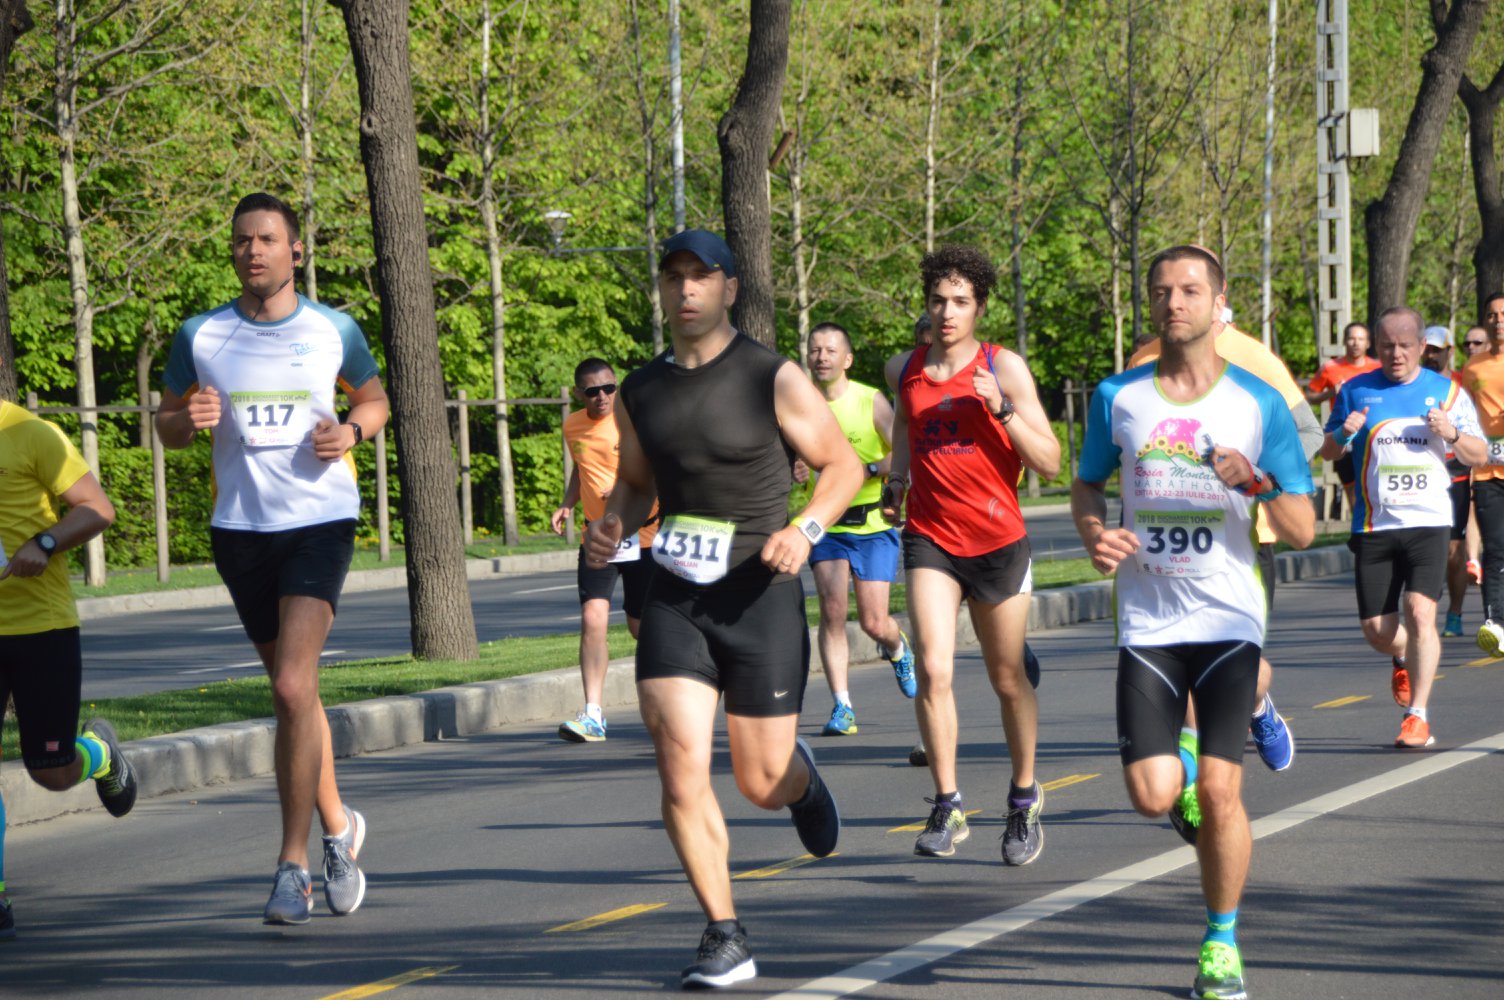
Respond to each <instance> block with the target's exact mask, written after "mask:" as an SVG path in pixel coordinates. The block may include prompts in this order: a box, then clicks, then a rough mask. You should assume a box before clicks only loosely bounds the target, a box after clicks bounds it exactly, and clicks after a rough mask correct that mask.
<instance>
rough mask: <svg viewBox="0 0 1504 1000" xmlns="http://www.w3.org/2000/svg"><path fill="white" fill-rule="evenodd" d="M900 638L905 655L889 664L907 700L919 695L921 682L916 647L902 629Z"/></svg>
mask: <svg viewBox="0 0 1504 1000" xmlns="http://www.w3.org/2000/svg"><path fill="white" fill-rule="evenodd" d="M898 637H899V638H900V639H902V640H903V655H902V656H900V657H899V658H898V659H896V660H894V659H891V658H890V659H889V660H888V662H889V663H891V664H893V679H894V680H896V681H897V682H898V690H900V691H902V692H903V696H904V697H905V698H912V697H914V696H915V695H917V694H918V693H919V682H918V681H917V680H915V679H914V647H913V646H911V645H909V637H908V636H906V635H904V634H903V630H902V629H899V630H898ZM852 732H856V730H854V729H853V730H852Z"/></svg>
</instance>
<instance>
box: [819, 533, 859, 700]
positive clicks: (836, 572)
mask: <svg viewBox="0 0 1504 1000" xmlns="http://www.w3.org/2000/svg"><path fill="white" fill-rule="evenodd" d="M809 568H810V572H811V573H812V574H814V577H815V593H816V594H818V595H819V598H820V634H819V644H820V663H821V664H822V665H823V666H824V668H825V683H826V684H828V685H829V686H830V694H831V697H833V698H834V699H835V700H837V701H844V702H845V703H846V704H848V705H850V704H851V697H850V686H849V681H848V677H847V667H848V662H847V661H848V657H849V656H850V654H849V652H848V650H847V648H846V613H847V610H848V608H849V607H850V605H849V603H848V601H847V593H846V591H847V588H848V587H849V586H850V582H851V572H850V571H851V564H850V563H848V562H846V560H844V559H825V560H822V561H820V562H817V563H811V564H810V567H809ZM843 695H845V697H844V698H843V697H842V696H843Z"/></svg>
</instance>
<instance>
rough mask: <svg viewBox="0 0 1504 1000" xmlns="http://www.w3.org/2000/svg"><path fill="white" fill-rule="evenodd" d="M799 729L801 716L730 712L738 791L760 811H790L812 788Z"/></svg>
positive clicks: (728, 729)
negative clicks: (798, 744)
mask: <svg viewBox="0 0 1504 1000" xmlns="http://www.w3.org/2000/svg"><path fill="white" fill-rule="evenodd" d="M821 565H824V564H823V563H822V564H821ZM798 728H799V716H797V715H778V716H773V717H771V718H760V717H754V716H747V715H733V714H731V713H730V712H728V713H726V735H727V737H728V739H729V742H730V744H731V771H732V773H733V774H734V775H736V787H737V790H738V791H740V792H741V793H742V795H743V797H745V798H746V800H747V801H748V802H750V803H752V804H753V805H754V806H757V807H758V808H759V809H769V810H772V809H784V808H787V807H788V806H789V805H791V804H792V803H794V802H798V801H799V800H800V799H801V798H803V797H804V793H805V791H806V790H807V789H808V788H809V783H810V779H811V778H812V777H813V775H812V774H811V772H810V769H809V768H808V767H807V766H806V764H805V762H804V758H803V757H802V756H801V755H799V754H798V753H795V752H794V737H795V736H796V735H797V733H798Z"/></svg>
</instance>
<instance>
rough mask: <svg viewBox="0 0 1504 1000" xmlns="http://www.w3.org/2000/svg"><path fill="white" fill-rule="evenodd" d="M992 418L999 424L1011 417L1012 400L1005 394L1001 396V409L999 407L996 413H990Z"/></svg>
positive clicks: (1004, 422)
mask: <svg viewBox="0 0 1504 1000" xmlns="http://www.w3.org/2000/svg"><path fill="white" fill-rule="evenodd" d="M992 419H994V420H996V421H997V422H998V423H1000V424H1006V423H1007V422H1008V421H1010V420H1012V419H1013V400H1011V399H1009V398H1008V397H1007V396H1006V395H1005V396H1003V406H1002V409H1000V410H998V411H997V412H996V413H994V414H993V415H992Z"/></svg>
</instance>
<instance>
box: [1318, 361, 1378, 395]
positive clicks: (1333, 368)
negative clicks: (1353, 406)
mask: <svg viewBox="0 0 1504 1000" xmlns="http://www.w3.org/2000/svg"><path fill="white" fill-rule="evenodd" d="M1377 367H1379V362H1378V359H1377V358H1370V357H1369V356H1368V355H1366V354H1365V355H1364V356H1363V360H1362V361H1359V362H1358V363H1357V364H1353V363H1352V362H1351V361H1349V360H1347V355H1346V354H1344V355H1342V357H1340V358H1333V359H1332V360H1330V361H1328V362H1327V363H1326V364H1324V365H1322V366H1321V370H1320V371H1318V372H1317V373H1316V377H1315V378H1313V379H1311V381H1310V382H1309V383H1308V384H1307V386H1306V387H1307V388H1308V389H1310V390H1311V391H1312V392H1325V391H1326V390H1328V389H1340V388H1342V383H1343V382H1346V381H1347V380H1348V379H1350V378H1352V377H1353V376H1354V375H1362V374H1363V373H1364V372H1371V371H1373V370H1374V369H1375V368H1377Z"/></svg>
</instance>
